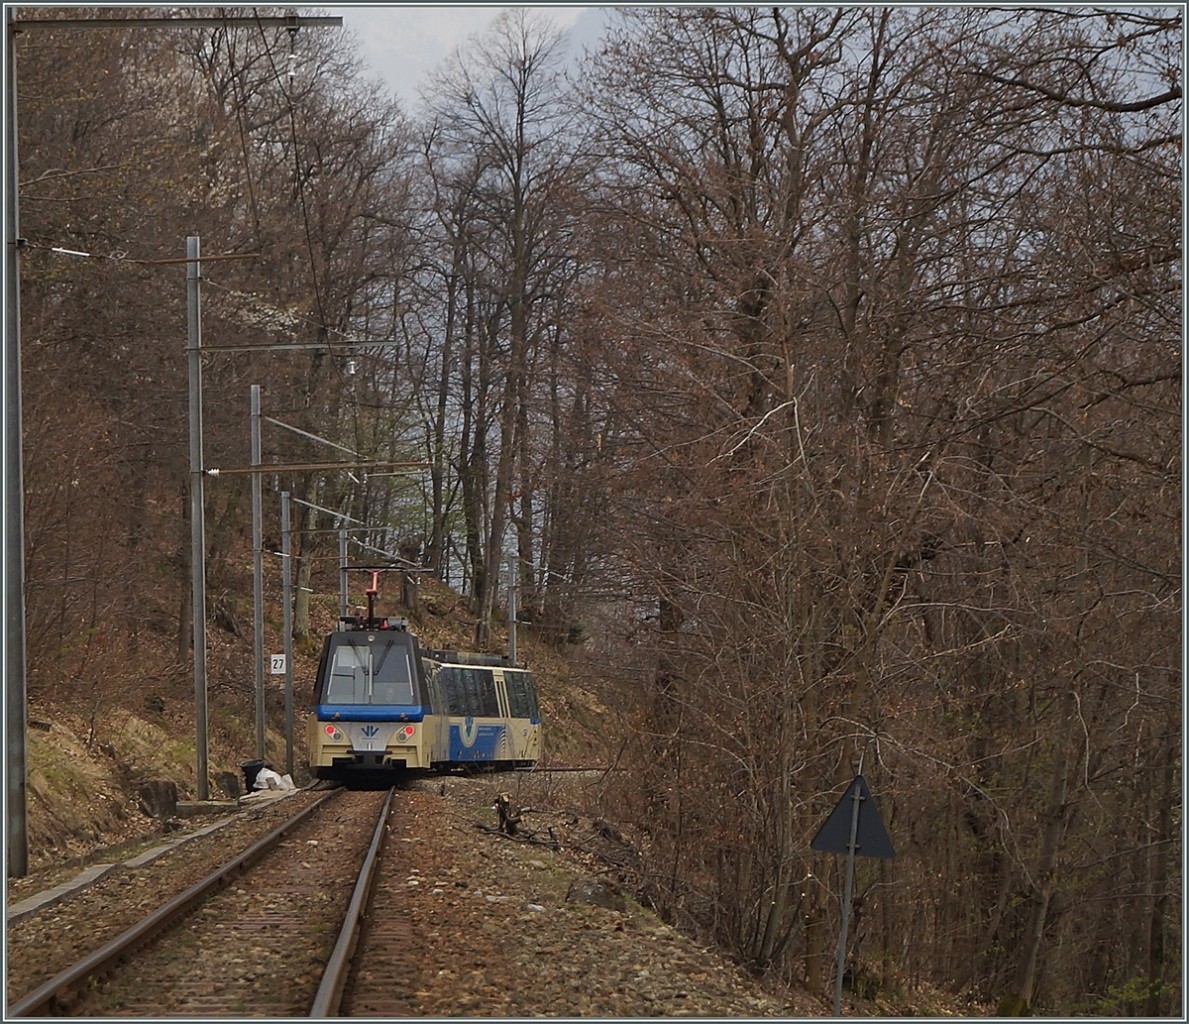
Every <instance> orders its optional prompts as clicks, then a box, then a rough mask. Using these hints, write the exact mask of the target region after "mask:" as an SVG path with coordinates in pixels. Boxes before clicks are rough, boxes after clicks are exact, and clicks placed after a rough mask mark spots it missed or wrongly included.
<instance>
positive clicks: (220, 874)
mask: <svg viewBox="0 0 1189 1024" xmlns="http://www.w3.org/2000/svg"><path fill="white" fill-rule="evenodd" d="M342 792H343V790H341V789H332V790H330V791H328V792H327V793H326V794H325V795H324V796H322V797H320V798H319V799H317V800H316V801H314V803H312V804H310V805H309V807H306V808H304V809H303V810H302V811H300V812H299V813H297V814H295V815H294V816H293V817H292V818H290V819H289V820H288V821H286V822H284V823H283V824H281V825H280V826H279V827H278V828H276V829H274V830H273V831H272V832H270V833H269V834H268V835H266V836H265V837H264V838H263V839H261V840H259V841H258V842H256V843H254V844H253V845H252V846H250V847H248V849H247V850H245V851H244V852H243V853H241V854H239V855H238V856H236V857H234V858H232V859H231V860H229V861H228V862H227V863H226V864H224V865H223V866H222V867H219V868H216V869H215V870H214V871H212V872H211V873H210V874H209V875H207V876H206V877H205V878H203V879H202V880H201V881H199V882H195V883H194V885H192V886H190V888H189V889H187V890H186V891H185V892H183V893H181V894H180V895H179V896H175V897H174V898H173V899H171V900H170V901H169V902H167V903H164V904H162V905H161V906H160V907H158V908H157V909H156V910H154V911H153V912H152V913H151V914H149V915H148V917H145V918H142V919H141V920H140V921H139V922H137V923H136V924H134V925H133V926H132V927H131V928H129V929H127V930H126V931H124V932H122V933H121V934H119V935H117V936H116V937H115V938H114V939H112V940H110V941H109V942H107V943H106V944H104V945H103V946H101V947H100V948H99V949H97V950H95V951H94V952H93V953H90V954H88V955H87V956H85V957H84V958H83V959H82V960H80V961H79V962H78V963H76V964H74V965H73V966H72V967H67V968H66V969H65V970H64V971H60V972H59V973H58V974H56V975H54V977H52V978H50V979H49V981H47V982H44V983H43V984H41V985H39V986H38V987H37V988H36V989H34V990H33V991H32V992H30V993H29V994H28V995H26V996H23V997H22V998H21V999H18V1000H17V1001H16V1002H14V1003H12V1004H10V1005H9V1007H8V1014H7V1017H48V1016H54V1015H55V1014H54V1012H53V1011H54V1009H55V1004H56V1003H58V1002H59V1001H60V1000H61V999H62V997H63V996H65V994H66V993H68V992H69V991H70V990H71V989H72V988H74V987H75V986H77V985H78V984H79V983H81V982H86V981H87V979H88V978H91V977H98V976H100V975H103V974H105V973H107V972H108V971H110V970H111V969H112V968H114V967H116V966H117V965H118V964H119V963H120V962H121V961H122V960H124V959H125V958H126V957H127V956H128V955H129V954H131V953H133V952H135V951H136V950H137V949H139V948H140V947H141V946H143V945H145V944H146V943H147V942H149V941H150V940H151V939H153V938H155V937H156V936H157V935H159V934H161V933H162V932H164V931H166V930H168V929H169V928H170V927H171V926H172V925H174V924H176V923H177V922H178V920H179V919H180V918H181V917H182V915H184V914H185V913H186V912H187V911H188V910H190V909H191V908H192V907H194V906H195V905H196V904H198V903H200V902H201V901H202V900H203V899H204V898H205V897H206V896H207V895H208V893H210V892H211V891H213V890H214V889H215V888H216V887H217V886H220V885H226V884H227V883H228V882H229V881H230V880H231V879H232V878H233V877H234V876H235V875H236V874H238V873H239V872H241V871H244V870H246V869H247V868H250V867H252V866H253V865H254V864H256V862H257V861H259V860H260V859H261V858H262V857H263V856H264V855H265V854H266V853H268V852H269V851H270V850H271V849H272V848H273V847H274V846H276V845H277V844H278V843H279V842H280V841H281V840H282V839H283V838H284V837H285V835H286V834H288V833H289V832H290V831H292V830H293V829H294V828H295V827H296V826H297V825H299V824H301V823H302V822H303V821H305V820H306V818H308V817H309V816H310V815H311V814H313V813H314V811H316V810H318V809H319V808H320V807H321V806H322V805H323V804H325V803H326V802H327V801H328V800H330V799H332V798H333V797H336V796H338V795H339V794H340V793H342ZM7 1017H6V1018H5V1019H7Z"/></svg>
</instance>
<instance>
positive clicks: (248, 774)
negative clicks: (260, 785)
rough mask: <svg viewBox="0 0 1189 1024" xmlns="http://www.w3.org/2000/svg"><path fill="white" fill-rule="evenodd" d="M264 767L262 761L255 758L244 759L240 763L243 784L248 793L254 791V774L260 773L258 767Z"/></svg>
mask: <svg viewBox="0 0 1189 1024" xmlns="http://www.w3.org/2000/svg"><path fill="white" fill-rule="evenodd" d="M263 767H264V762H263V761H261V760H259V759H257V760H254V761H244V762H243V763H242V764H240V769H241V770H242V771H243V773H244V786H245V787H246V789H247V792H248V793H249V794H251V793H253V792H255V787H256V776H257V775H259V774H260V769H261V768H263Z"/></svg>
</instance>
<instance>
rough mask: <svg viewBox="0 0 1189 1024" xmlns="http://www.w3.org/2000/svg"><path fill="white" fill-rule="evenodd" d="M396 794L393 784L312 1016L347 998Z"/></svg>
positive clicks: (330, 1013)
mask: <svg viewBox="0 0 1189 1024" xmlns="http://www.w3.org/2000/svg"><path fill="white" fill-rule="evenodd" d="M395 793H396V788H395V787H393V788H392V789H390V790H389V791H388V798H387V799H386V800H385V801H384V806H383V807H382V808H381V809H380V818H379V820H378V821H377V822H376V831H375V832H374V833H373V834H372V842H371V846H369V847H368V850H367V855H366V856H365V857H364V858H363V864H362V866H361V867H360V868H359V880H358V881H357V882H356V883H355V891H354V892H353V893H352V894H351V903H350V905H349V906H348V907H347V912H346V914H345V915H344V916H343V927H342V929H341V930H340V931H339V937H338V941H337V942H336V943H335V944H334V949H333V951H332V952H331V954H330V958H329V959H328V960H327V961H326V967H325V969H324V970H323V972H322V983H321V984H320V985H319V986H318V993H317V995H315V996H314V1002H313V1005H312V1006H311V1007H310V1012H309V1016H311V1017H337V1016H338V1012H339V1004H340V1003H341V1002H342V999H343V990H344V989H345V988H346V986H347V978H348V976H349V974H350V972H351V958H352V957H353V956H354V955H355V947H356V945H357V944H358V942H359V930H360V925H361V924H362V922H363V915H364V914H365V913H366V912H367V906H368V902H369V901H370V900H371V895H372V883H373V882H374V881H375V878H376V868H377V867H378V866H379V863H380V851H381V848H382V847H383V844H384V836H385V833H386V832H387V829H386V827H385V826H386V825H387V824H388V812H389V809H390V808H391V807H392V797H393V795H394V794H395Z"/></svg>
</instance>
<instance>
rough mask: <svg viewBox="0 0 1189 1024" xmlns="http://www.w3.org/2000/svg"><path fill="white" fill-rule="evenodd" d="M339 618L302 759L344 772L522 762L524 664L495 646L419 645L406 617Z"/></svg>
mask: <svg viewBox="0 0 1189 1024" xmlns="http://www.w3.org/2000/svg"><path fill="white" fill-rule="evenodd" d="M374 592H375V591H374V589H373V590H371V591H369V592H368V596H369V610H368V615H367V617H366V618H364V617H351V616H348V617H345V618H344V619H342V620H341V622H340V623H339V629H337V630H336V631H335V632H333V633H331V634H330V635H329V636H327V637H326V640H325V642H324V644H323V648H322V658H321V661H320V662H319V665H318V676H317V679H316V680H315V683H314V709H313V714H312V715H311V716H310V718H309V721H308V723H307V746H308V752H309V768H310V771H311V773H312V774H313V775H314V776H315V777H317V778H323V779H338V780H344V781H349V780H351V779H361V778H363V777H365V776H367V775H369V774H371V775H378V774H379V773H382V772H391V771H395V770H404V769H409V770H433V771H449V770H452V769H460V768H471V769H475V768H487V769H507V768H524V767H530V766H532V765H533V764H535V763H536V761H537V759H538V757H539V756H540V748H541V713H540V709H539V706H538V703H537V691H536V687H535V685H534V682H533V676H532V673H531V672H529V671H528V670H527V669H523V668H520V667H519V666H517V665H514V664H512V663H511V662H510V661H509V660H508V659H506V658H503V657H500V656H498V655H488V654H471V653H464V652H459V651H445V650H433V649H428V648H425V649H423V648H422V647H421V646H420V644H419V643H418V641H417V637H416V636H414V635H413V634H412V633H410V632H409V630H408V625H407V623H406V622H405V620H404V619H397V618H392V617H382V618H377V617H375V616H374V615H372V614H371V600H370V598H371V597H372V596H373V594H374Z"/></svg>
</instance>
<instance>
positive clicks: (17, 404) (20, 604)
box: [3, 8, 29, 878]
mask: <svg viewBox="0 0 1189 1024" xmlns="http://www.w3.org/2000/svg"><path fill="white" fill-rule="evenodd" d="M6 14H7V17H6V24H5V38H4V44H5V49H4V56H5V63H6V67H5V72H6V74H5V79H4V86H5V88H4V101H5V102H4V125H5V140H4V141H5V152H6V153H7V154H8V160H7V163H6V164H5V167H4V177H5V190H4V191H5V206H4V219H5V222H6V224H7V231H6V233H5V239H4V241H5V246H4V249H5V260H4V336H5V346H4V356H5V358H4V508H3V516H4V637H5V644H4V681H5V693H4V697H5V702H4V721H5V737H4V739H5V743H4V770H5V783H6V805H5V806H6V809H7V833H8V834H7V843H8V845H7V849H8V873H9V874H10V875H12V876H14V877H17V878H20V877H21V876H23V875H26V874H28V873H29V833H28V829H27V827H26V820H27V819H26V806H25V727H26V721H25V718H26V710H25V704H26V699H25V697H26V695H25V507H24V506H25V489H24V482H23V479H22V475H21V472H22V471H21V455H22V452H21V306H20V232H19V230H18V226H19V225H18V217H17V212H18V211H17V205H18V203H17V166H18V164H17V111H16V95H17V89H16V81H17V71H16V46H15V44H14V42H13V35H14V33H13V27H12V22H13V12H12V8H9V9H8V11H7V12H6Z"/></svg>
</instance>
